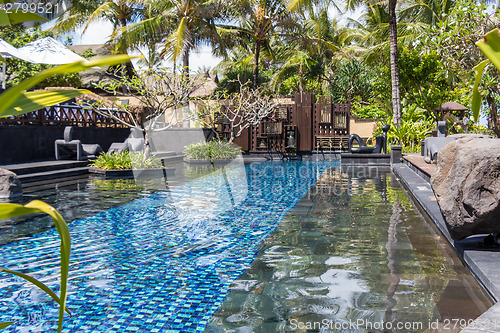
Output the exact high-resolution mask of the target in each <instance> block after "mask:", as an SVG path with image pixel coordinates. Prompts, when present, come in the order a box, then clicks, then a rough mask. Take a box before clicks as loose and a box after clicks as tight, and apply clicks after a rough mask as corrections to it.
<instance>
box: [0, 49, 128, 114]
mask: <svg viewBox="0 0 500 333" xmlns="http://www.w3.org/2000/svg"><path fill="white" fill-rule="evenodd" d="M133 58H135V57H130V56H128V55H115V56H106V57H98V58H95V59H92V60H89V61H83V60H82V61H77V62H73V63H70V64H65V65H60V66H56V67H53V68H49V69H46V70H44V71H42V72H40V73H38V74H37V75H35V76H33V77H31V78H29V79H27V80H24V81H22V82H21V83H19V84H18V85H16V86H14V87H12V88H10V89H9V90H7V91H6V92H5V93H3V94H2V95H1V96H0V117H3V115H4V114H5V113H6V112H7V111H8V110H9V109H10V108H11V106H12V105H13V104H14V103H15V101H16V100H17V99H18V98H19V96H20V95H21V93H22V92H23V91H25V90H28V89H30V88H31V87H33V86H34V85H36V84H37V83H39V82H41V81H43V80H45V79H46V78H48V77H49V76H51V75H55V74H64V73H76V72H81V71H83V70H86V69H89V68H92V67H100V66H113V65H118V64H121V63H125V62H129V61H130V59H133Z"/></svg>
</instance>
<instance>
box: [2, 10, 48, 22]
mask: <svg viewBox="0 0 500 333" xmlns="http://www.w3.org/2000/svg"><path fill="white" fill-rule="evenodd" d="M26 21H48V20H47V19H46V18H44V17H42V16H40V15H38V14H36V13H32V12H30V11H27V12H23V11H22V10H15V9H11V10H9V12H7V10H5V9H0V26H6V25H11V24H16V23H22V22H26Z"/></svg>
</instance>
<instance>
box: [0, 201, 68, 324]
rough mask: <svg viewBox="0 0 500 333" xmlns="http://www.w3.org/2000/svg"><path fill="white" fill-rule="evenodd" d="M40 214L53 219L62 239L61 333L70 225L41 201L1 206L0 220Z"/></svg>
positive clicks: (52, 208) (66, 283)
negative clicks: (23, 204)
mask: <svg viewBox="0 0 500 333" xmlns="http://www.w3.org/2000/svg"><path fill="white" fill-rule="evenodd" d="M39 212H43V213H45V214H48V215H50V216H51V217H52V220H53V221H54V225H55V226H56V229H57V232H58V233H59V236H60V237H61V246H60V256H61V263H60V266H61V286H60V297H59V322H58V327H57V332H61V330H62V323H63V319H64V311H65V308H66V298H67V290H68V288H67V286H68V272H69V256H70V252H71V238H70V235H69V229H68V225H67V224H66V221H64V219H63V217H62V216H61V214H59V212H57V210H55V209H54V207H52V206H50V205H47V204H46V203H44V202H42V201H39V200H34V201H31V202H29V203H28V204H26V205H25V206H22V205H18V204H12V203H2V204H0V219H5V218H12V217H16V216H20V215H27V214H33V213H39Z"/></svg>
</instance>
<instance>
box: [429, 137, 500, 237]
mask: <svg viewBox="0 0 500 333" xmlns="http://www.w3.org/2000/svg"><path fill="white" fill-rule="evenodd" d="M431 185H432V188H433V189H434V193H435V194H436V198H437V201H438V204H439V207H440V208H441V211H442V213H443V216H444V219H445V221H446V225H447V227H448V230H449V232H450V235H451V237H452V238H453V239H454V240H461V239H464V238H466V237H468V236H470V235H477V234H489V233H498V232H500V139H491V138H478V137H477V136H476V137H474V136H471V137H463V138H461V139H457V140H455V141H453V142H450V143H449V144H447V145H446V146H445V147H444V148H443V149H442V150H441V151H440V152H439V157H438V163H437V171H436V173H435V174H434V175H432V177H431Z"/></svg>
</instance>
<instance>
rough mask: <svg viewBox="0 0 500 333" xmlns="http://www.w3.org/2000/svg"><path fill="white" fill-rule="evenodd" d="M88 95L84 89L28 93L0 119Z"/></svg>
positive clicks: (87, 91) (20, 97)
mask: <svg viewBox="0 0 500 333" xmlns="http://www.w3.org/2000/svg"><path fill="white" fill-rule="evenodd" d="M87 93H90V91H89V90H86V89H77V90H54V91H30V92H26V93H22V94H21V95H20V96H19V97H18V99H17V100H16V101H15V102H14V104H12V105H11V107H10V108H9V109H8V110H7V111H5V113H4V114H2V115H1V116H0V117H1V118H4V117H10V116H17V115H20V114H25V113H27V112H31V111H36V110H40V109H41V108H44V107H46V106H51V105H54V104H57V103H62V102H65V101H67V100H70V99H72V98H75V97H77V96H80V95H81V94H87Z"/></svg>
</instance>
